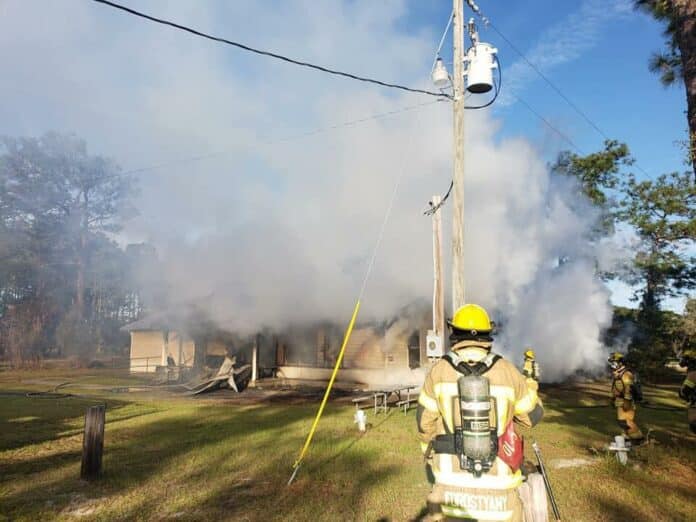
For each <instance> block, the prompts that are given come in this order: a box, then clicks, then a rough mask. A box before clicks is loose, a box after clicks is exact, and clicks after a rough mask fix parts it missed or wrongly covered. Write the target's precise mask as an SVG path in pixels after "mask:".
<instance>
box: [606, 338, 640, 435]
mask: <svg viewBox="0 0 696 522" xmlns="http://www.w3.org/2000/svg"><path fill="white" fill-rule="evenodd" d="M608 362H609V367H610V368H611V375H612V383H611V393H612V404H613V406H614V407H615V408H616V421H617V422H618V424H619V427H620V428H621V429H622V430H623V432H624V436H626V437H627V438H628V440H630V441H631V442H632V443H633V444H640V443H641V442H643V440H644V437H643V432H642V431H641V430H640V428H639V427H638V424H636V420H635V419H636V402H637V401H640V400H641V399H642V397H640V396H638V395H640V390H639V388H638V386H637V383H636V377H635V375H634V372H633V371H632V370H631V369H630V368H628V366H626V360H625V358H624V356H623V354H620V353H619V352H614V353H612V354H611V355H610V356H609V359H608Z"/></svg>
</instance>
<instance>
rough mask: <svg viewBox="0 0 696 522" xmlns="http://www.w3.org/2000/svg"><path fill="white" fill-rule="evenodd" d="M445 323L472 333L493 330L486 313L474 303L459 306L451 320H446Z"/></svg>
mask: <svg viewBox="0 0 696 522" xmlns="http://www.w3.org/2000/svg"><path fill="white" fill-rule="evenodd" d="M447 324H449V325H450V326H451V327H452V328H455V329H457V330H462V331H466V332H471V333H472V334H473V335H476V334H477V333H484V334H485V333H490V332H491V330H493V324H492V323H491V320H490V318H489V317H488V313H487V312H486V311H485V310H484V309H483V308H482V307H480V306H479V305H475V304H466V305H464V306H462V307H460V308H459V310H457V311H456V313H455V314H454V317H453V318H452V320H450V321H447Z"/></svg>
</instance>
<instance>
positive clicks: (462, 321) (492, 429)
mask: <svg viewBox="0 0 696 522" xmlns="http://www.w3.org/2000/svg"><path fill="white" fill-rule="evenodd" d="M448 324H449V326H450V331H451V334H450V345H451V351H450V352H449V353H447V354H446V355H445V356H444V357H443V358H442V359H440V360H439V361H438V362H437V363H435V364H434V365H433V367H432V368H431V370H430V372H429V373H428V375H427V376H426V378H425V382H424V384H423V388H422V390H421V393H420V396H419V398H418V409H417V411H416V418H417V424H418V434H419V438H420V442H421V447H422V450H423V452H424V455H425V458H426V472H427V473H428V478H429V480H430V481H431V484H432V485H433V487H432V491H431V493H430V494H429V495H428V512H429V516H428V518H426V520H451V519H456V520H462V519H463V520H479V521H487V520H497V521H513V522H521V521H522V520H523V518H522V517H523V515H522V504H521V501H520V497H519V494H518V491H517V490H518V488H519V486H520V485H521V483H522V480H523V477H522V473H521V471H520V466H521V464H522V461H523V457H524V455H523V453H524V452H523V448H522V440H521V437H520V436H519V435H518V434H517V432H516V430H515V427H514V424H515V423H517V424H521V425H523V426H527V427H532V426H534V425H535V424H537V423H538V422H539V421H540V420H541V418H542V417H543V412H544V410H543V407H542V405H541V402H540V401H539V398H538V397H537V392H536V389H535V388H532V387H530V386H528V384H527V380H526V379H525V377H524V376H523V375H522V374H521V373H520V372H519V370H518V369H517V368H516V367H515V365H514V364H512V363H511V362H509V361H507V360H505V359H503V358H502V357H501V356H500V355H497V354H495V353H494V352H492V351H491V350H492V347H493V338H492V331H493V326H494V325H493V324H492V322H491V321H490V319H489V317H488V314H487V313H486V311H485V310H484V309H483V308H481V307H480V306H477V305H474V304H467V305H464V306H463V307H461V308H459V309H458V310H457V311H456V313H455V314H454V317H453V318H452V320H451V321H448Z"/></svg>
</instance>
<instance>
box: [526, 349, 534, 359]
mask: <svg viewBox="0 0 696 522" xmlns="http://www.w3.org/2000/svg"><path fill="white" fill-rule="evenodd" d="M524 358H525V359H536V355H535V354H534V350H532V349H531V348H527V349H526V350H525V352H524Z"/></svg>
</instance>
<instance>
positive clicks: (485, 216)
mask: <svg viewBox="0 0 696 522" xmlns="http://www.w3.org/2000/svg"><path fill="white" fill-rule="evenodd" d="M3 9H4V11H5V13H4V16H3V17H2V19H1V20H0V59H1V60H2V61H3V63H5V64H6V67H5V69H6V71H8V73H7V74H4V75H3V81H2V82H0V96H2V97H3V99H5V100H7V103H5V104H3V106H4V107H5V108H6V109H5V110H6V111H7V108H8V107H13V109H12V112H3V109H1V108H0V130H1V131H2V132H4V133H8V134H38V133H41V132H43V131H45V130H47V129H57V130H72V131H74V132H76V133H77V134H78V135H80V136H82V137H84V138H85V139H86V140H87V142H88V144H90V146H91V147H92V150H93V151H96V152H99V153H104V154H107V155H109V156H112V157H114V158H116V159H117V160H119V161H120V162H121V163H122V164H123V165H124V167H125V169H126V170H128V169H137V168H141V167H145V166H148V165H153V164H160V163H163V162H164V163H166V166H165V167H163V168H160V169H155V170H147V171H143V172H140V173H139V174H138V176H139V179H140V189H141V190H140V196H139V200H138V201H137V202H136V203H137V206H138V208H139V209H140V214H139V216H136V217H134V218H133V219H132V220H131V221H130V222H129V224H128V226H127V228H126V230H125V231H124V232H123V234H122V235H121V236H120V237H119V240H120V241H121V242H123V243H127V242H132V241H148V242H150V243H152V244H154V245H155V246H156V248H157V250H158V253H159V256H160V258H161V260H162V262H163V272H164V273H163V274H162V275H163V276H164V277H165V279H166V280H167V281H168V284H169V285H170V287H171V290H172V296H173V298H174V299H175V300H176V301H178V302H186V301H191V300H199V301H200V300H202V299H203V300H205V301H206V302H207V303H208V305H209V306H210V311H211V313H212V315H213V318H214V319H215V320H216V321H217V322H218V323H219V324H220V325H221V326H225V327H227V328H230V329H235V330H239V331H241V332H251V331H254V330H255V329H258V328H261V327H272V328H283V327H284V326H285V325H287V324H289V323H293V322H303V321H307V322H310V321H311V322H317V321H323V320H331V321H334V322H337V323H339V324H345V323H347V321H348V318H349V316H350V312H351V310H352V307H353V305H354V302H355V299H356V298H357V296H358V292H359V289H360V287H361V284H362V281H363V278H364V276H365V272H366V269H367V266H368V263H369V260H370V257H371V255H372V250H373V248H374V245H375V242H376V241H377V236H378V230H379V228H380V224H381V222H382V219H383V217H384V215H385V212H386V210H387V208H388V206H389V202H390V198H391V196H392V193H393V190H394V187H395V185H396V184H397V182H398V181H399V180H401V182H400V186H399V190H398V193H397V198H396V201H395V204H394V209H393V212H392V213H391V216H390V219H389V221H388V223H387V226H386V229H385V234H384V238H383V241H382V244H381V246H380V249H379V252H378V255H377V258H376V262H375V265H374V269H373V271H372V274H371V277H370V280H369V282H368V285H367V289H366V292H365V295H364V298H363V308H362V310H361V316H360V317H361V319H362V320H380V321H381V320H386V319H389V318H391V317H393V316H394V315H395V314H396V313H397V312H398V311H399V310H400V309H401V308H402V307H403V306H404V305H406V304H408V303H411V302H413V301H416V300H417V299H422V298H425V299H430V296H431V292H432V256H431V222H430V219H429V218H427V217H425V216H423V215H422V210H423V209H424V207H425V206H426V203H427V201H428V200H429V199H430V197H431V196H432V195H433V194H435V193H441V192H444V191H445V190H446V188H447V186H448V184H449V181H450V178H451V150H452V139H451V113H450V111H451V107H450V106H449V104H448V103H446V102H444V103H438V102H435V103H432V104H426V105H423V106H420V107H417V108H413V106H414V105H417V104H420V103H427V102H428V101H430V100H428V99H425V100H423V99H422V98H419V97H417V96H415V97H414V96H412V95H406V94H400V93H394V92H392V91H385V90H383V89H379V88H375V87H374V86H365V85H362V84H359V83H357V84H356V83H353V82H349V81H346V80H340V79H333V78H328V77H326V76H324V75H321V74H318V73H314V72H310V71H304V70H298V69H296V68H293V67H290V66H286V65H282V64H277V63H274V62H272V61H268V60H263V59H260V58H258V57H251V56H249V55H245V54H241V53H239V52H238V51H236V50H233V49H228V48H225V47H222V46H217V45H212V44H210V43H209V42H205V41H201V40H198V39H195V38H190V37H188V36H185V35H182V34H181V33H178V32H175V31H172V30H169V29H164V28H160V27H156V26H152V25H151V24H146V23H144V22H142V21H138V20H134V19H132V18H129V17H124V16H123V15H119V14H115V13H114V12H112V11H110V10H105V9H103V8H98V6H94V5H91V4H89V3H74V4H73V3H71V4H66V3H64V2H16V3H11V4H8V5H5V6H4V7H3ZM147 9H148V11H151V12H153V13H158V14H161V15H162V16H163V17H170V18H172V19H175V20H186V21H187V23H188V24H190V25H192V26H194V27H200V28H204V29H206V30H209V31H210V32H213V33H215V34H221V35H234V36H235V37H236V38H237V39H239V40H240V41H245V42H249V43H250V44H252V45H253V44H258V43H259V42H263V44H264V47H268V48H271V49H282V50H283V52H285V53H287V54H288V55H293V56H300V57H304V58H306V59H307V60H313V61H316V62H319V63H324V64H340V66H341V67H342V68H345V69H347V70H354V71H358V72H360V73H362V74H365V75H374V76H376V77H380V78H386V79H393V80H395V81H401V82H404V83H407V84H411V85H415V84H423V76H424V75H425V74H427V72H428V68H429V66H430V63H431V59H432V52H433V51H434V49H433V45H434V44H433V42H436V41H437V38H438V36H439V34H437V33H438V31H439V30H440V28H434V29H432V30H423V29H419V30H413V28H410V29H409V28H407V27H405V22H404V20H405V19H406V18H407V15H408V7H407V4H406V3H405V2H403V1H393V2H384V3H382V2H336V3H332V4H331V5H329V4H325V3H323V2H320V3H317V2H309V1H301V0H298V1H295V2H286V3H283V4H282V5H279V6H276V8H275V10H270V9H268V8H267V6H265V5H263V4H258V3H256V2H234V3H225V2H222V3H211V4H210V5H208V6H207V7H206V6H204V5H202V3H200V2H195V3H192V4H188V6H186V5H182V4H179V3H176V4H172V3H168V2H151V3H148V7H147ZM39 11H41V16H42V18H43V19H60V20H61V21H62V22H63V23H62V24H61V25H60V27H58V26H56V27H52V28H50V30H46V31H38V30H36V31H35V32H31V31H30V32H26V31H27V28H32V24H31V23H30V21H31V20H32V19H33V17H34V16H35V15H36V13H37V12H39ZM65 11H69V14H66V12H65ZM10 20H13V21H12V22H10ZM223 21H224V23H223ZM19 28H22V29H21V30H22V31H24V32H23V33H22V35H21V38H20V35H19V34H18V31H19V30H20V29H19ZM104 35H112V36H113V37H109V38H106V39H105V38H104ZM114 35H115V36H114ZM85 41H90V42H94V45H90V46H86V45H85V44H84V42H85ZM10 42H11V43H12V44H11V45H10ZM37 70H40V71H43V81H41V82H36V81H35V73H36V71H37ZM13 101H14V102H16V103H12V102H13ZM17 108H18V109H17ZM404 108H409V110H407V111H403V109H404ZM390 112H394V114H392V115H389V116H385V117H380V118H376V119H367V120H366V121H362V122H360V123H355V124H350V125H342V123H344V122H354V121H355V120H361V119H364V118H369V116H370V115H374V114H384V113H390ZM337 124H338V125H337ZM500 125H502V122H501V121H500V120H499V119H498V118H496V117H494V116H492V115H491V114H490V113H489V112H478V111H477V112H475V113H474V112H473V111H472V112H471V113H470V114H468V117H467V133H466V139H467V156H466V191H465V194H466V195H465V197H466V205H465V218H466V240H465V253H466V254H465V255H466V279H467V300H468V301H470V302H477V303H480V304H481V305H483V306H485V307H487V308H489V309H490V311H491V314H492V315H493V316H494V319H496V320H497V321H498V322H499V323H500V324H501V325H502V333H501V335H500V336H499V339H498V345H499V348H498V349H499V350H501V351H503V352H504V353H506V354H508V355H510V356H511V357H512V358H513V359H519V357H520V354H521V352H522V350H523V348H524V347H525V346H528V345H531V346H533V347H534V348H535V349H536V351H537V353H538V355H539V359H540V363H541V364H542V367H543V368H544V375H545V377H546V378H549V379H556V378H560V377H562V376H564V375H567V374H569V373H572V372H573V371H575V370H576V369H579V368H583V369H587V368H592V367H596V366H598V365H600V364H602V363H603V360H604V357H603V355H602V354H603V352H602V347H601V344H600V341H599V338H600V332H601V330H602V329H603V328H605V327H606V326H607V324H608V322H609V320H610V314H611V310H610V306H609V301H608V292H607V291H606V289H605V288H604V287H603V285H602V284H601V282H600V281H599V280H598V279H597V278H596V277H595V274H594V270H595V268H594V266H595V265H594V261H593V259H594V258H595V257H597V256H598V255H599V254H600V252H599V251H598V249H600V247H599V246H598V245H596V244H594V243H593V242H592V241H590V240H589V239H588V237H589V231H590V230H591V228H592V226H593V224H594V220H595V215H594V213H593V211H592V210H591V208H590V207H589V206H586V205H585V204H584V203H583V202H582V201H581V200H580V199H579V198H580V196H579V195H578V194H579V191H578V189H577V187H576V186H574V185H573V184H572V183H570V182H569V181H568V180H559V179H552V177H551V175H550V173H549V171H548V169H547V167H546V166H545V160H544V158H542V155H541V154H540V152H539V151H538V150H537V149H536V148H535V147H534V146H533V145H532V144H531V143H529V142H528V141H527V140H525V139H523V138H517V139H504V140H502V141H501V140H499V139H498V138H497V135H498V130H499V128H500ZM315 129H324V130H322V131H320V132H316V133H312V134H310V135H307V136H302V135H304V134H307V133H309V132H311V131H313V130H315ZM289 138H291V139H289ZM220 151H222V152H223V153H222V154H218V155H215V156H211V157H209V158H207V159H203V160H200V161H195V162H177V161H175V160H176V159H177V158H185V157H189V156H194V155H199V154H207V153H217V152H220ZM450 203H451V202H448V203H447V204H446V205H445V207H444V209H443V211H444V223H445V231H444V232H445V237H449V236H448V234H449V224H450V222H451V205H450ZM445 254H446V257H447V259H448V263H449V252H448V249H447V248H446V249H445ZM559 260H563V262H562V263H559ZM447 270H448V268H447V267H446V272H445V273H447ZM448 302H449V301H448Z"/></svg>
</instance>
